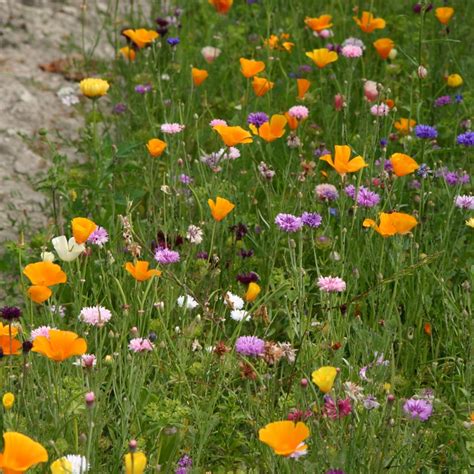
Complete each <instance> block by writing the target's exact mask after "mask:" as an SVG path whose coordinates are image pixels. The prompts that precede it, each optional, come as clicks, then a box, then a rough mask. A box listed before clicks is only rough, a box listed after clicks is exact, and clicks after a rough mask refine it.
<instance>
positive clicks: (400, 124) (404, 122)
mask: <svg viewBox="0 0 474 474" xmlns="http://www.w3.org/2000/svg"><path fill="white" fill-rule="evenodd" d="M394 125H395V128H396V129H397V130H398V132H399V133H400V134H401V135H408V134H409V133H410V132H411V131H412V129H413V127H414V126H415V125H416V121H415V120H412V119H407V118H401V119H400V120H397V121H396V122H395V124H394Z"/></svg>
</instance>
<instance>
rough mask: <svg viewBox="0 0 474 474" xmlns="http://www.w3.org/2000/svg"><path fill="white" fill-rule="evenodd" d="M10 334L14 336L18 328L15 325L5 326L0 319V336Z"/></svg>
mask: <svg viewBox="0 0 474 474" xmlns="http://www.w3.org/2000/svg"><path fill="white" fill-rule="evenodd" d="M10 334H11V336H12V337H15V336H16V335H17V334H18V328H17V327H16V326H9V325H8V324H6V325H5V326H4V325H3V323H2V322H1V321H0V336H10Z"/></svg>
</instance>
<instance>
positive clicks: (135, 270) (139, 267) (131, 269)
mask: <svg viewBox="0 0 474 474" xmlns="http://www.w3.org/2000/svg"><path fill="white" fill-rule="evenodd" d="M149 265H150V264H149V263H148V262H146V261H144V260H138V261H137V262H136V263H135V264H133V263H131V262H127V263H126V264H125V270H127V272H128V273H130V275H132V277H133V278H135V280H137V281H146V280H149V279H150V278H152V277H154V276H160V275H161V272H160V271H159V270H148V266H149Z"/></svg>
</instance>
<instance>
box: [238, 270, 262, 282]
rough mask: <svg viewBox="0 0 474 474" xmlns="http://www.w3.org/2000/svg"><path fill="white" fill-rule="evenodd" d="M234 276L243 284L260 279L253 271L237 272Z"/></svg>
mask: <svg viewBox="0 0 474 474" xmlns="http://www.w3.org/2000/svg"><path fill="white" fill-rule="evenodd" d="M235 278H236V280H237V281H238V282H240V283H243V284H244V285H248V284H249V283H252V282H254V283H255V282H257V281H259V280H260V276H259V275H258V273H255V272H249V273H239V274H238V275H237V276H236V277H235Z"/></svg>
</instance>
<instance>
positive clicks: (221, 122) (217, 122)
mask: <svg viewBox="0 0 474 474" xmlns="http://www.w3.org/2000/svg"><path fill="white" fill-rule="evenodd" d="M209 125H210V126H211V127H215V126H216V125H224V126H226V127H227V122H226V121H225V120H222V119H212V120H211V121H210V122H209Z"/></svg>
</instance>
